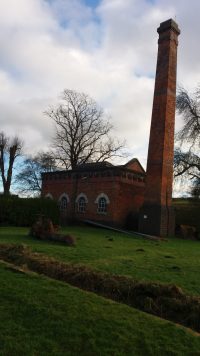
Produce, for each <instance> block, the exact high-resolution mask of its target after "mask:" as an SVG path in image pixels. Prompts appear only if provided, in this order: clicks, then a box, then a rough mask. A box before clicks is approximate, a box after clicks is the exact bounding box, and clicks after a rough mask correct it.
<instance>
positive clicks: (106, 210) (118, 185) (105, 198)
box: [42, 159, 145, 226]
mask: <svg viewBox="0 0 200 356" xmlns="http://www.w3.org/2000/svg"><path fill="white" fill-rule="evenodd" d="M144 181H145V171H144V169H143V168H142V166H141V164H140V163H139V161H138V160H137V159H132V160H131V161H129V162H128V163H126V164H125V165H120V166H114V165H112V164H111V163H108V162H101V163H88V164H84V165H80V166H79V167H78V168H76V169H75V170H68V171H56V172H51V173H43V174H42V196H43V197H49V198H52V199H55V200H57V201H58V204H59V206H60V210H61V218H62V220H63V222H65V221H67V220H68V219H73V218H74V217H75V218H77V219H80V220H93V221H98V222H103V223H109V224H112V225H118V226H124V225H125V224H126V223H127V219H128V217H129V216H130V215H134V214H135V213H137V212H138V211H139V208H140V207H141V206H142V204H143V196H144V186H145V183H144Z"/></svg>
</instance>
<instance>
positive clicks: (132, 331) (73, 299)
mask: <svg viewBox="0 0 200 356" xmlns="http://www.w3.org/2000/svg"><path fill="white" fill-rule="evenodd" d="M65 231H67V232H69V233H71V234H73V235H75V236H76V238H77V246H76V247H74V248H73V247H66V246H65V245H62V244H56V243H53V242H45V241H39V240H34V239H33V238H30V237H28V229H26V228H0V243H3V242H5V243H17V244H19V243H24V244H27V245H29V246H30V247H31V248H32V249H33V250H34V251H37V252H41V253H44V254H47V255H49V256H53V257H55V258H56V259H58V260H62V261H64V262H71V263H80V264H84V265H88V266H90V267H92V268H93V269H96V270H101V271H107V272H110V273H114V274H123V275H129V276H133V277H134V278H137V279H140V280H149V281H161V282H169V283H176V284H177V285H179V286H180V287H182V288H183V289H184V290H185V291H186V292H187V293H191V294H197V295H199V294H200V273H199V266H200V242H198V241H185V240H179V239H170V240H169V241H168V242H152V241H147V240H143V239H140V238H139V239H138V238H134V237H130V236H126V235H123V234H120V233H115V232H111V231H106V230H100V229H95V228H89V227H70V228H68V229H65ZM109 239H111V241H110V240H109ZM0 355H3V356H4V355H5V356H12V355H20V356H21V355H22V356H23V355H42V356H43V355H56V356H57V355H87V356H90V355H95V356H96V355H97V356H98V355H100V356H104V355H114V356H115V355H134V356H135V355H136V356H138V355H200V336H197V334H195V333H193V332H192V331H189V330H187V329H185V328H183V327H180V326H177V325H175V324H173V323H170V322H168V321H165V320H161V319H159V318H156V317H153V316H151V315H148V314H145V313H143V312H140V311H137V310H135V309H133V308H130V307H128V306H126V305H122V304H119V303H114V302H112V301H109V300H107V299H104V298H102V297H99V296H97V295H94V294H92V293H88V292H85V291H81V290H79V289H77V288H74V287H71V286H69V285H68V284H65V283H62V282H58V281H55V280H51V279H48V278H46V277H42V276H37V275H34V274H28V275H27V274H23V273H19V272H14V271H12V270H10V269H9V268H7V267H5V265H4V264H0Z"/></svg>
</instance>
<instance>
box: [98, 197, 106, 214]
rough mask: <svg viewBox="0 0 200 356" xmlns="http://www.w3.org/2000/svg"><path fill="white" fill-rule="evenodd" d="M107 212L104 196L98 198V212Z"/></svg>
mask: <svg viewBox="0 0 200 356" xmlns="http://www.w3.org/2000/svg"><path fill="white" fill-rule="evenodd" d="M106 212H107V202H106V199H105V198H104V197H102V198H99V200H98V213H106Z"/></svg>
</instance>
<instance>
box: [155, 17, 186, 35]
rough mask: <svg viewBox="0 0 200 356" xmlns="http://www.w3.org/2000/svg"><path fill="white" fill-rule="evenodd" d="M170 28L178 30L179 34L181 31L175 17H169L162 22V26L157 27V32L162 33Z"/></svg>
mask: <svg viewBox="0 0 200 356" xmlns="http://www.w3.org/2000/svg"><path fill="white" fill-rule="evenodd" d="M168 30H172V31H174V32H176V34H177V35H179V34H180V33H181V31H180V30H179V28H178V25H177V23H176V22H175V21H174V20H173V19H169V20H167V21H164V22H161V24H160V27H158V29H157V32H158V33H159V34H160V33H163V32H165V31H168Z"/></svg>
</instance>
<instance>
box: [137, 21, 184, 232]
mask: <svg viewBox="0 0 200 356" xmlns="http://www.w3.org/2000/svg"><path fill="white" fill-rule="evenodd" d="M157 31H158V34H159V39H158V57H157V68H156V79H155V88H154V99H153V110H152V119H151V131H150V139H149V150H148V160H147V176H146V189H145V197H144V204H143V207H142V208H141V210H140V217H139V231H140V232H142V233H146V234H152V235H157V236H168V235H173V233H174V221H175V219H174V209H173V207H172V183H173V157H174V121H175V120H174V119H175V105H176V67H177V45H178V35H179V34H180V30H179V28H178V25H177V24H176V22H175V21H174V20H172V19H170V20H167V21H165V22H162V23H161V24H160V27H159V28H158V29H157Z"/></svg>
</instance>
